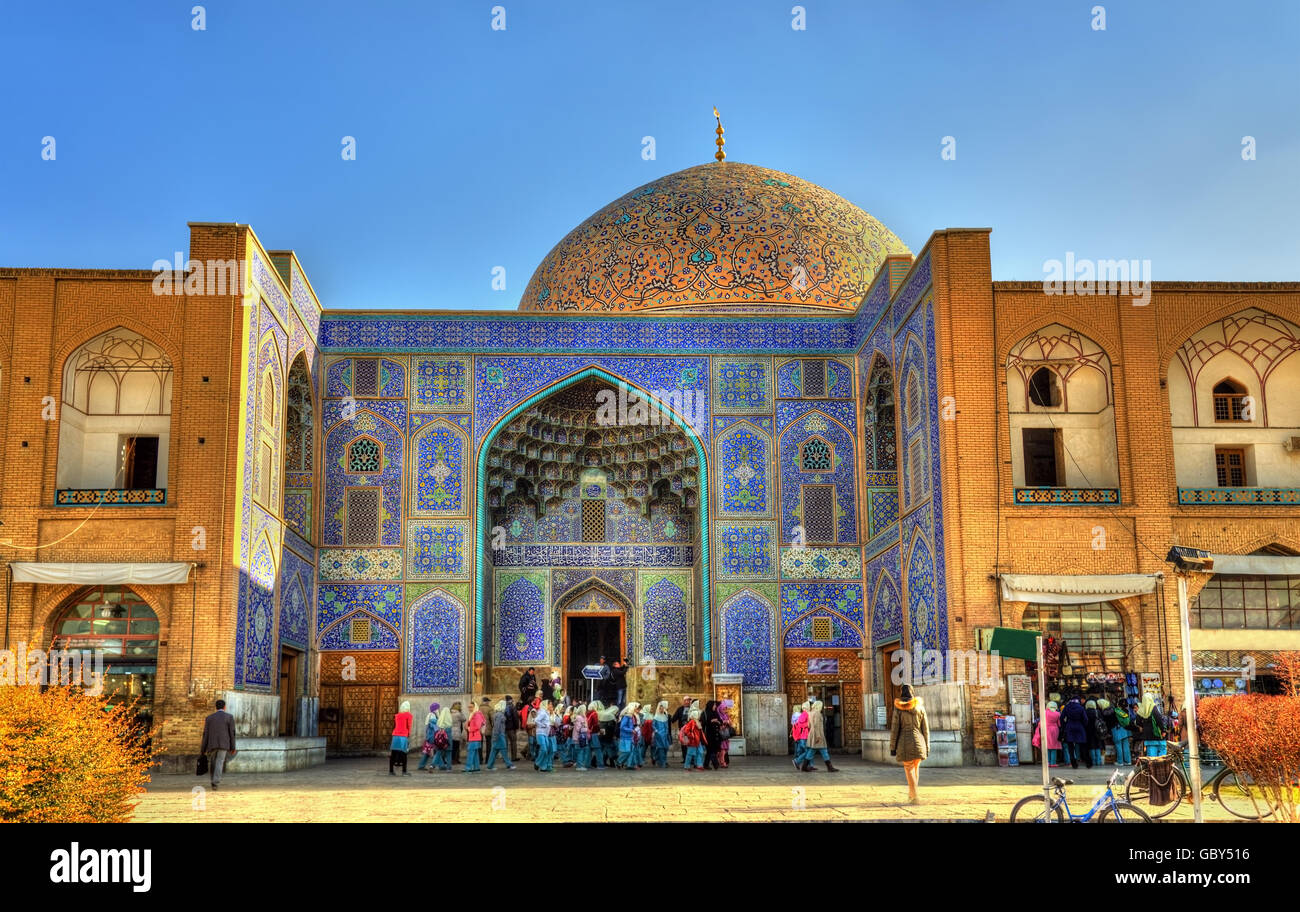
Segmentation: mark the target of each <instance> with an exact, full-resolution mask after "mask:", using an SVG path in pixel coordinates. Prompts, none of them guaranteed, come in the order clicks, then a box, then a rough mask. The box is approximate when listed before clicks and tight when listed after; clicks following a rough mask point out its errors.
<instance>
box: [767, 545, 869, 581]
mask: <svg viewBox="0 0 1300 912" xmlns="http://www.w3.org/2000/svg"><path fill="white" fill-rule="evenodd" d="M861 572H862V564H861V557H860V555H859V553H858V549H857V548H782V549H781V576H782V577H783V578H785V579H810V580H812V579H839V580H842V579H854V578H855V577H857V576H859V575H860V574H861Z"/></svg>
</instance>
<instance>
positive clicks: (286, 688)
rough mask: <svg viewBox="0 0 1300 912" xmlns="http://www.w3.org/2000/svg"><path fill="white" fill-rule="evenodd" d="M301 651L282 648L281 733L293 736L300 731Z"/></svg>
mask: <svg viewBox="0 0 1300 912" xmlns="http://www.w3.org/2000/svg"><path fill="white" fill-rule="evenodd" d="M301 657H302V653H300V652H299V651H298V650H296V649H281V650H280V735H281V736H282V737H285V736H292V735H293V734H295V733H296V732H297V731H298V669H299V667H300V666H301V664H302V663H301V661H300V660H301Z"/></svg>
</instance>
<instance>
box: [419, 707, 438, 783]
mask: <svg viewBox="0 0 1300 912" xmlns="http://www.w3.org/2000/svg"><path fill="white" fill-rule="evenodd" d="M437 733H438V704H437V703H432V704H430V706H429V717H428V718H427V719H425V720H424V746H423V747H421V748H420V765H419V766H417V767H416V769H418V770H422V769H424V768H425V766H427V765H428V763H429V761H430V760H432V759H433V753H434V747H433V737H434V735H436V734H437ZM429 772H433V769H432V768H430V769H429Z"/></svg>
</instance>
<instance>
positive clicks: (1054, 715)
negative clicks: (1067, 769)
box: [1033, 700, 1061, 766]
mask: <svg viewBox="0 0 1300 912" xmlns="http://www.w3.org/2000/svg"><path fill="white" fill-rule="evenodd" d="M1044 729H1046V730H1047V744H1046V746H1045V747H1044V746H1043V745H1042V744H1041V742H1042V741H1043V737H1042V734H1043V730H1044ZM1033 745H1034V747H1037V748H1038V749H1039V750H1046V751H1047V763H1048V765H1049V766H1060V765H1061V714H1060V712H1059V711H1058V710H1057V706H1056V701H1055V700H1053V701H1052V702H1050V703H1048V704H1047V724H1046V725H1043V724H1042V722H1041V721H1040V722H1039V724H1038V725H1036V726H1035V727H1034V738H1033Z"/></svg>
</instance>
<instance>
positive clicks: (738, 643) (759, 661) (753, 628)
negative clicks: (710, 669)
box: [719, 589, 776, 692]
mask: <svg viewBox="0 0 1300 912" xmlns="http://www.w3.org/2000/svg"><path fill="white" fill-rule="evenodd" d="M721 614H722V620H721V623H720V625H719V627H720V628H721V634H722V643H721V647H722V649H721V652H722V655H723V657H724V658H723V663H724V666H725V668H726V673H727V674H743V675H744V676H745V681H744V688H745V690H746V691H760V692H761V691H765V690H767V691H770V690H773V689H775V686H776V670H775V659H776V650H775V649H774V646H773V643H774V640H775V636H776V621H775V611H774V610H773V608H772V606H771V605H770V604H769V603H768V602H767V600H766V599H764V598H762V597H761V596H759V595H758V594H757V593H755V592H752V591H750V590H748V589H746V590H743V591H741V592H738V593H736V594H735V595H733V596H732V597H731V598H729V599H727V600H726V601H725V602H723V604H722V609H721Z"/></svg>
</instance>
